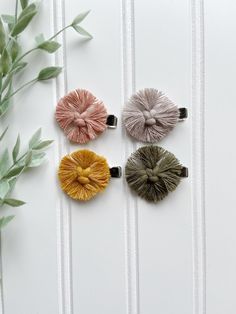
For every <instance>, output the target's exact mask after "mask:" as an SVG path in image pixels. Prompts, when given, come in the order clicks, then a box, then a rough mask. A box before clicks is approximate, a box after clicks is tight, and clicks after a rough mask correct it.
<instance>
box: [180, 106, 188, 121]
mask: <svg viewBox="0 0 236 314" xmlns="http://www.w3.org/2000/svg"><path fill="white" fill-rule="evenodd" d="M187 117H188V109H187V108H179V120H184V119H186V118H187Z"/></svg>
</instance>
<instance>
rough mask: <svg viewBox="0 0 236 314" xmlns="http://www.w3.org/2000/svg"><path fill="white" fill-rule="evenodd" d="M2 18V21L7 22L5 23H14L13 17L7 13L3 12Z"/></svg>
mask: <svg viewBox="0 0 236 314" xmlns="http://www.w3.org/2000/svg"><path fill="white" fill-rule="evenodd" d="M2 20H3V22H4V23H7V24H14V23H15V17H14V16H13V15H9V14H3V15H2Z"/></svg>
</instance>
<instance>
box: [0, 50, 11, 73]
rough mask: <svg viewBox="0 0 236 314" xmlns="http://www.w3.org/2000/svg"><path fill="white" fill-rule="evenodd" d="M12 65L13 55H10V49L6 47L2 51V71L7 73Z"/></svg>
mask: <svg viewBox="0 0 236 314" xmlns="http://www.w3.org/2000/svg"><path fill="white" fill-rule="evenodd" d="M10 66H11V57H10V55H9V52H8V50H7V49H6V48H5V49H4V50H3V53H2V57H1V60H0V73H2V74H3V75H6V74H7V73H8V71H9V69H10Z"/></svg>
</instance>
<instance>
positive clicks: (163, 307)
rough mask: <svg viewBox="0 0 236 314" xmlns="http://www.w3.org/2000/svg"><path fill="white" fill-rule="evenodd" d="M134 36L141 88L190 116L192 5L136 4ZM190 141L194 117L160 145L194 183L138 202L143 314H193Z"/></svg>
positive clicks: (187, 2)
mask: <svg viewBox="0 0 236 314" xmlns="http://www.w3.org/2000/svg"><path fill="white" fill-rule="evenodd" d="M135 35H136V36H135V43H136V45H135V57H136V58H135V59H136V89H137V90H139V89H142V88H145V87H153V88H157V89H159V90H161V91H163V92H165V93H166V94H167V96H168V97H169V98H170V99H172V101H174V102H175V103H176V104H177V105H178V106H179V107H187V108H188V109H189V111H190V116H191V37H190V35H191V28H190V8H189V1H181V2H180V1H166V0H165V1H158V4H157V1H153V0H147V1H137V2H136V4H135ZM190 136H191V118H190V119H188V120H187V121H185V122H183V123H179V124H178V125H177V126H176V128H175V130H173V132H172V133H171V134H169V135H168V136H167V137H166V138H165V139H164V140H163V141H161V143H160V146H163V147H164V148H166V149H168V150H170V151H171V152H173V153H174V154H175V155H176V157H177V158H179V160H180V161H181V162H182V163H183V164H184V165H186V166H187V167H189V168H190V178H188V179H184V180H182V182H181V184H180V186H179V187H178V189H177V190H176V191H175V192H173V193H171V194H170V195H169V196H168V198H166V199H164V200H163V201H162V202H160V203H158V204H147V203H146V202H145V201H142V200H138V216H139V217H138V228H139V275H140V279H139V283H140V313H149V314H152V313H153V314H154V313H165V314H172V313H186V314H187V313H191V312H192V308H193V300H192V286H193V282H192V248H191V246H192V212H191V211H192V209H191V189H190V188H191V184H190V182H191V177H192V176H191V137H190ZM139 146H140V145H139Z"/></svg>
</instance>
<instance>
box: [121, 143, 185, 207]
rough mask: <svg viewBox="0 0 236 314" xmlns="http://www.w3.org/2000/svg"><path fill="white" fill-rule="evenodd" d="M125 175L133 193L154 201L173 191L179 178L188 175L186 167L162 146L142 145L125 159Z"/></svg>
mask: <svg viewBox="0 0 236 314" xmlns="http://www.w3.org/2000/svg"><path fill="white" fill-rule="evenodd" d="M125 177H126V181H127V183H128V185H129V186H130V188H131V189H132V190H133V191H134V192H135V193H137V194H138V195H139V196H140V197H141V198H144V199H145V200H147V201H150V202H154V203H156V202H158V201H160V200H162V199H163V198H165V197H166V196H167V195H168V193H169V192H172V191H174V190H175V189H176V188H177V186H178V185H179V183H180V181H181V178H184V177H188V168H186V167H183V166H182V165H181V164H180V162H179V161H178V159H177V158H176V157H175V155H174V154H172V153H170V152H168V151H167V150H165V149H164V148H162V147H159V146H153V145H151V146H143V147H141V148H139V149H138V150H137V151H135V152H134V153H132V154H131V156H130V157H129V159H128V160H127V163H126V166H125Z"/></svg>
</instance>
